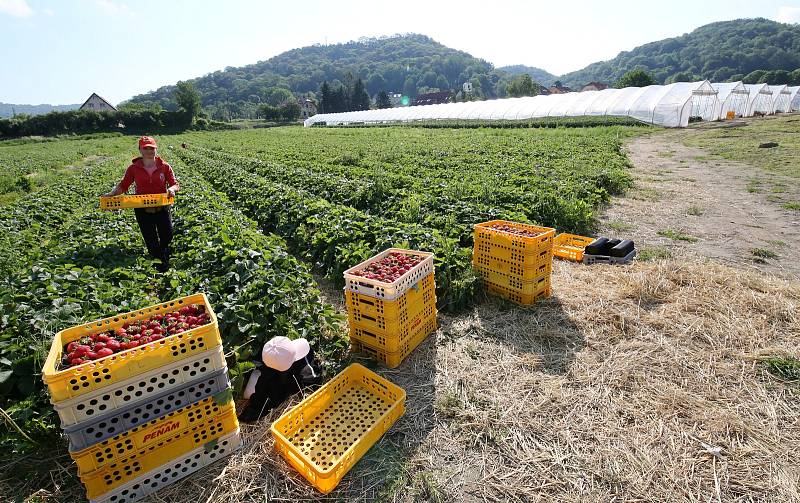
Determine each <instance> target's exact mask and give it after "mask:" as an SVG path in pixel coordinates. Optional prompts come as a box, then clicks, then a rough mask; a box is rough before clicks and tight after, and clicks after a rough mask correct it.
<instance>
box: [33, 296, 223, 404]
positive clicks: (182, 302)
mask: <svg viewBox="0 0 800 503" xmlns="http://www.w3.org/2000/svg"><path fill="white" fill-rule="evenodd" d="M189 304H203V305H204V306H205V308H206V310H207V311H208V313H209V315H210V317H211V323H209V324H207V325H203V326H202V327H197V328H194V329H192V330H187V331H186V332H183V333H180V334H176V335H171V336H169V337H166V338H164V339H160V340H158V341H154V342H151V343H149V344H145V345H144V346H139V347H136V348H132V349H128V350H127V351H123V352H120V353H115V354H113V355H111V356H106V357H105V358H101V359H99V360H94V361H90V362H86V363H84V364H82V365H78V366H75V367H69V368H66V369H63V370H60V369H59V368H58V365H60V362H61V354H62V351H63V349H64V345H65V344H68V343H70V342H72V341H76V340H78V339H80V338H81V337H85V336H87V335H91V334H93V333H97V332H101V331H103V332H104V331H106V330H114V329H116V328H119V327H121V326H123V325H124V324H126V323H130V322H133V321H138V320H143V319H146V318H149V317H151V316H153V315H155V314H164V313H168V312H171V311H175V310H177V309H180V308H181V307H183V306H187V305H189ZM221 344H222V339H221V338H220V335H219V327H218V324H217V316H216V315H215V314H214V310H213V309H211V306H210V305H209V303H208V299H207V298H206V296H205V294H202V293H198V294H194V295H189V296H187V297H182V298H180V299H175V300H171V301H169V302H164V303H161V304H156V305H154V306H150V307H147V308H145V309H140V310H138V311H132V312H129V313H124V314H120V315H117V316H112V317H110V318H104V319H102V320H98V321H93V322H91V323H86V324H84V325H80V326H77V327H72V328H68V329H66V330H62V331H60V332H58V333H57V334H56V335H55V337H54V338H53V343H52V345H51V346H50V353H49V354H48V355H47V360H45V363H44V368H43V369H42V379H43V380H44V382H45V384H47V387H48V389H49V390H50V395H51V396H52V402H53V403H57V402H60V401H63V400H68V399H70V398H75V397H77V396H80V395H83V394H85V393H90V392H92V391H94V390H97V389H99V388H103V387H106V386H110V385H113V384H117V383H119V382H120V381H123V380H125V379H128V378H130V377H133V376H136V375H139V374H142V373H145V372H148V371H150V370H153V369H156V368H158V367H162V366H164V365H168V364H170V363H174V362H176V361H178V360H181V359H183V358H186V357H188V356H191V355H195V354H198V353H202V352H203V351H208V350H209V349H213V348H215V347H217V346H220V345H221Z"/></svg>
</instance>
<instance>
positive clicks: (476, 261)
mask: <svg viewBox="0 0 800 503" xmlns="http://www.w3.org/2000/svg"><path fill="white" fill-rule="evenodd" d="M472 266H473V267H474V268H475V269H476V270H481V271H494V272H497V273H500V274H504V275H506V276H509V277H514V278H517V279H519V280H520V281H532V280H534V279H536V278H539V277H541V276H544V275H547V274H550V273H551V272H552V271H553V256H552V255H551V254H549V253H544V254H542V255H540V256H539V260H538V261H537V262H536V263H532V264H530V265H522V264H520V263H519V262H514V261H511V260H503V259H501V258H498V257H494V256H491V255H484V254H482V253H474V254H473V255H472Z"/></svg>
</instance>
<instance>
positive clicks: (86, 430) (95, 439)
mask: <svg viewBox="0 0 800 503" xmlns="http://www.w3.org/2000/svg"><path fill="white" fill-rule="evenodd" d="M228 387H230V381H228V369H227V368H223V369H222V370H218V371H216V372H214V373H212V374H211V375H208V376H204V377H201V378H200V379H196V380H194V381H192V382H190V383H188V384H186V385H185V386H181V387H179V388H177V389H174V390H170V391H165V392H163V393H160V394H158V395H156V396H154V397H153V398H152V399H150V400H148V401H147V402H143V403H134V404H130V405H127V406H125V407H123V408H121V409H119V410H116V411H114V413H113V414H111V415H108V416H106V417H98V418H97V419H93V420H91V421H84V422H81V423H78V424H75V425H72V426H70V427H68V428H66V429H65V430H64V433H65V434H66V435H67V437H69V450H70V452H78V451H81V450H83V449H86V448H87V447H89V446H91V445H94V444H97V443H100V442H102V441H104V440H107V439H109V438H113V437H115V436H117V435H119V434H121V433H124V432H126V431H128V430H132V429H133V428H136V427H139V426H142V425H146V424H147V423H148V422H149V421H152V420H154V419H158V418H160V417H163V416H165V415H167V414H169V413H170V412H172V411H174V410H178V409H180V408H182V407H186V406H188V405H191V404H193V403H196V402H199V401H200V400H202V399H204V398H206V397H209V396H212V395H215V394H217V393H220V392H222V391H225V390H226V389H227V388H228Z"/></svg>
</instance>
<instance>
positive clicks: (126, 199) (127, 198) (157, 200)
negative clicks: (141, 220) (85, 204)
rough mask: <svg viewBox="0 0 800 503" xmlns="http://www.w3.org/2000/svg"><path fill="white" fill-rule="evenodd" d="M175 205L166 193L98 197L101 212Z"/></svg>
mask: <svg viewBox="0 0 800 503" xmlns="http://www.w3.org/2000/svg"><path fill="white" fill-rule="evenodd" d="M172 204H175V198H174V197H171V196H170V195H169V194H167V193H166V192H164V193H161V194H121V195H119V196H100V209H101V210H121V209H125V208H155V207H159V206H170V205H172Z"/></svg>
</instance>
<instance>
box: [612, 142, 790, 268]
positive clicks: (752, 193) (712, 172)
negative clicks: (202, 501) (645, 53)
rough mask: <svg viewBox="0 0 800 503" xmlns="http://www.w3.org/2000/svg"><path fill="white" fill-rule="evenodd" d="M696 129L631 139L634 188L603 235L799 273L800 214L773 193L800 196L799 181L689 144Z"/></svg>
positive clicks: (659, 250) (661, 251)
mask: <svg viewBox="0 0 800 503" xmlns="http://www.w3.org/2000/svg"><path fill="white" fill-rule="evenodd" d="M693 133H694V131H693V130H691V129H689V130H685V131H675V132H673V131H667V132H663V133H657V134H652V135H647V136H640V137H636V138H632V139H631V140H629V141H628V142H627V144H626V146H625V150H626V152H627V154H628V156H629V157H630V159H631V161H632V163H633V165H634V168H633V170H632V174H633V176H634V179H635V186H634V188H633V189H631V190H630V191H629V192H628V193H627V194H626V195H625V196H623V197H619V198H614V200H613V202H612V204H611V205H610V206H609V207H608V208H607V209H606V210H605V212H604V214H603V215H602V216H601V220H602V227H601V233H602V234H610V235H613V236H624V237H626V238H630V239H633V240H634V241H636V242H637V247H639V248H640V250H641V249H644V250H649V251H655V253H656V255H657V256H659V255H660V256H664V255H672V256H675V257H686V256H695V257H708V258H711V259H714V260H717V261H720V262H723V263H728V264H732V265H736V266H737V267H743V268H746V269H757V270H761V271H766V272H770V273H773V274H777V275H781V276H785V277H789V278H798V277H800V261H798V260H797V258H796V256H797V254H798V252H800V212H797V211H792V210H788V209H785V208H784V207H782V206H781V204H780V203H779V202H777V201H775V200H774V198H772V197H770V195H771V194H770V193H771V192H773V191H776V190H780V191H782V195H783V198H785V199H794V200H797V199H800V187H799V186H800V183H798V180H797V179H796V178H791V177H785V176H781V175H779V174H776V173H768V172H766V171H764V170H761V169H760V168H757V167H754V166H750V165H747V164H743V163H739V162H734V161H730V160H726V159H722V158H717V157H712V156H710V155H709V154H708V153H707V152H705V151H703V150H700V149H698V148H693V147H687V146H685V145H684V144H683V143H682V139H683V138H684V137H685V135H691V134H693ZM776 187H777V188H776ZM771 199H773V200H771Z"/></svg>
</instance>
